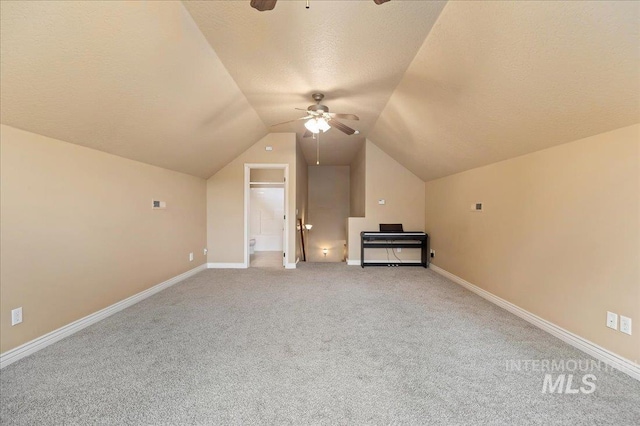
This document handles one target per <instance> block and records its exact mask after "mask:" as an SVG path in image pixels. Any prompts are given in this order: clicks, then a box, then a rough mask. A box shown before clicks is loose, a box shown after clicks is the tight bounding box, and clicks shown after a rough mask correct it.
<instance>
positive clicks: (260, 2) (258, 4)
mask: <svg viewBox="0 0 640 426" xmlns="http://www.w3.org/2000/svg"><path fill="white" fill-rule="evenodd" d="M276 1H277V0H251V7H253V8H254V9H256V10H259V11H260V12H264V11H265V10H272V9H273V8H274V7H276ZM373 1H374V2H375V4H382V3H386V2H388V1H389V0H373ZM307 9H309V1H308V0H307Z"/></svg>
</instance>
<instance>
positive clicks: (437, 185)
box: [426, 125, 640, 363]
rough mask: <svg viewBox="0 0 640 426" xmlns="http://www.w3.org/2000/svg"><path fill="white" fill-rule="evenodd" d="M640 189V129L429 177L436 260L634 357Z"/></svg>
mask: <svg viewBox="0 0 640 426" xmlns="http://www.w3.org/2000/svg"><path fill="white" fill-rule="evenodd" d="M639 194H640V125H635V126H631V127H625V128H622V129H618V130H615V131H612V132H607V133H603V134H600V135H597V136H593V137H589V138H586V139H582V140H579V141H575V142H571V143H568V144H564V145H560V146H557V147H554V148H550V149H546V150H543V151H539V152H535V153H532V154H529V155H525V156H522V157H517V158H514V159H511V160H507V161H503V162H499V163H495V164H492V165H489V166H486V167H481V168H478V169H474V170H470V171H467V172H463V173H459V174H456V175H453V176H449V177H446V178H442V179H438V180H434V181H431V182H428V183H427V184H426V201H427V204H426V230H427V232H428V233H429V234H431V238H432V240H431V246H432V248H433V249H435V250H436V257H435V259H433V263H434V264H435V265H437V266H439V267H441V268H443V269H445V270H447V271H449V272H451V273H453V274H455V275H457V276H459V277H462V278H463V279H465V280H467V281H469V282H471V283H473V284H475V285H477V286H479V287H481V288H483V289H485V290H487V291H489V292H491V293H493V294H495V295H497V296H499V297H501V298H503V299H506V300H508V301H510V302H512V303H514V304H516V305H518V306H520V307H522V308H523V309H525V310H527V311H529V312H532V313H534V314H536V315H538V316H540V317H542V318H544V319H546V320H548V321H551V322H553V323H554V324H557V325H559V326H560V327H563V328H565V329H567V330H569V331H571V332H573V333H575V334H577V335H579V336H582V337H584V338H586V339H588V340H590V341H592V342H594V343H596V344H598V345H601V346H603V347H605V348H607V349H609V350H611V351H613V352H615V353H617V354H619V355H621V356H623V357H626V358H628V359H630V360H633V361H635V362H636V363H637V362H638V361H639V360H640V332H638V325H637V324H639V323H640V208H639V204H640V195H639ZM476 202H483V203H484V208H485V211H484V212H482V213H479V212H472V211H471V210H470V206H471V204H472V203H476ZM606 311H613V312H616V313H618V314H622V315H625V316H628V317H631V318H632V319H633V321H634V322H635V324H636V326H635V329H634V330H633V333H634V334H633V335H632V336H629V335H626V334H623V333H621V332H619V331H615V330H612V329H609V328H607V327H605V318H606Z"/></svg>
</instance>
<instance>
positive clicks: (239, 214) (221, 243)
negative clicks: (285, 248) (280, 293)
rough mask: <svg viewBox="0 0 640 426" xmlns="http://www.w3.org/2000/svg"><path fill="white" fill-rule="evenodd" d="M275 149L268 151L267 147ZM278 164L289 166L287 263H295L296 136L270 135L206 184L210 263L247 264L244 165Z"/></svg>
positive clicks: (288, 134)
mask: <svg viewBox="0 0 640 426" xmlns="http://www.w3.org/2000/svg"><path fill="white" fill-rule="evenodd" d="M267 145H269V146H272V147H273V151H266V150H265V147H266V146H267ZM245 163H277V164H288V165H289V178H288V181H289V185H288V192H287V191H285V192H286V194H285V197H286V198H288V199H289V211H288V212H287V226H288V229H289V241H288V243H289V247H291V250H289V252H288V253H287V263H290V264H292V263H295V244H296V242H295V238H296V220H295V211H296V200H295V194H296V135H295V134H294V133H270V134H268V135H266V136H265V137H263V138H262V139H260V140H259V141H258V142H256V143H255V144H254V145H253V146H252V147H251V148H249V149H248V150H246V151H245V152H243V153H242V154H240V155H239V156H238V157H237V158H236V159H235V160H233V161H232V162H230V163H229V164H227V165H226V166H225V167H223V168H222V170H220V171H219V172H218V173H216V174H215V175H213V176H211V177H210V178H209V179H208V180H207V247H208V248H209V254H208V258H207V261H208V262H212V263H243V262H244V165H245Z"/></svg>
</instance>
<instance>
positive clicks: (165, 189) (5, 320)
mask: <svg viewBox="0 0 640 426" xmlns="http://www.w3.org/2000/svg"><path fill="white" fill-rule="evenodd" d="M0 141H1V142H0V150H1V169H0V170H1V182H2V188H1V204H0V205H1V213H0V215H1V226H2V231H1V232H2V239H1V252H0V253H1V260H0V262H1V264H2V268H1V272H0V280H1V282H2V284H1V286H0V287H1V298H0V299H1V302H0V311H1V313H0V336H1V339H0V340H1V348H0V351H2V352H4V351H7V350H9V349H12V348H14V347H16V346H19V345H21V344H23V343H26V342H28V341H30V340H32V339H34V338H37V337H39V336H42V335H43V334H46V333H48V332H50V331H53V330H55V329H57V328H60V327H62V326H64V325H66V324H69V323H71V322H73V321H75V320H78V319H80V318H82V317H84V316H86V315H89V314H91V313H94V312H96V311H98V310H100V309H102V308H105V307H107V306H109V305H112V304H113V303H116V302H118V301H120V300H123V299H125V298H127V297H129V296H132V295H134V294H136V293H139V292H141V291H143V290H145V289H148V288H150V287H152V286H154V285H156V284H159V283H161V282H163V281H165V280H167V279H169V278H172V277H175V276H176V275H179V274H181V273H183V272H185V271H188V270H190V269H192V268H195V267H196V266H199V265H201V264H203V263H204V262H205V258H204V254H203V249H204V248H205V233H206V216H205V190H206V181H205V180H204V179H201V178H196V177H193V176H189V175H185V174H181V173H177V172H172V171H168V170H165V169H162V168H159V167H154V166H149V165H146V164H143V163H139V162H136V161H132V160H127V159H124V158H121V157H116V156H114V155H110V154H106V153H103V152H99V151H95V150H92V149H88V148H84V147H80V146H78V145H73V144H70V143H66V142H62V141H58V140H55V139H51V138H47V137H45V136H40V135H37V134H33V133H28V132H25V131H22V130H18V129H15V128H12V127H8V126H5V125H2V126H0ZM152 199H158V200H161V201H166V203H167V208H166V209H165V210H152V209H151V201H152ZM190 252H193V254H194V261H193V262H189V257H188V256H189V253H190ZM20 306H22V308H23V318H24V321H23V322H22V323H21V324H19V325H16V326H13V327H12V326H11V322H10V319H11V315H10V311H11V309H14V308H17V307H20Z"/></svg>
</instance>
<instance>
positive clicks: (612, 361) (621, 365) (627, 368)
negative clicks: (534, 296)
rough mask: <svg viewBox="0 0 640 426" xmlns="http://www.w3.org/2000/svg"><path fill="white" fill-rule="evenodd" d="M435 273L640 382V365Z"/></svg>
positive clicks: (454, 277)
mask: <svg viewBox="0 0 640 426" xmlns="http://www.w3.org/2000/svg"><path fill="white" fill-rule="evenodd" d="M429 267H430V268H431V269H433V271H434V272H437V273H438V274H440V275H442V276H443V277H446V278H449V279H450V280H451V281H453V282H455V283H457V284H460V285H461V286H463V287H464V288H466V289H468V290H470V291H472V292H474V293H476V294H477V295H479V296H481V297H483V298H484V299H487V300H488V301H489V302H492V303H494V304H495V305H498V306H500V307H501V308H503V309H505V310H507V311H509V312H511V313H512V314H514V315H516V316H518V317H520V318H522V319H523V320H525V321H527V322H529V323H531V324H533V325H535V326H536V327H538V328H540V329H542V330H544V331H546V332H547V333H549V334H551V335H553V336H555V337H557V338H558V339H560V340H562V341H563V342H565V343H568V344H570V345H571V346H573V347H574V348H577V349H579V350H581V351H582V352H585V353H587V354H589V355H591V356H592V357H594V358H596V359H599V360H600V361H602V362H604V363H606V364H608V365H610V366H612V367H613V368H616V369H618V370H620V371H622V372H623V373H626V374H628V375H629V376H631V377H633V378H634V379H636V380H640V365H638V364H636V363H634V362H633V361H631V360H628V359H626V358H623V357H621V356H619V355H616V354H615V353H613V352H611V351H610V350H608V349H605V348H603V347H602V346H599V345H597V344H595V343H593V342H591V341H589V340H587V339H585V338H583V337H580V336H578V335H576V334H573V333H572V332H570V331H568V330H565V329H564V328H562V327H559V326H557V325H555V324H554V323H552V322H549V321H547V320H545V319H543V318H540V317H539V316H537V315H535V314H532V313H531V312H529V311H526V310H524V309H522V308H521V307H519V306H516V305H514V304H513V303H511V302H508V301H506V300H504V299H502V298H501V297H498V296H496V295H494V294H492V293H489V292H488V291H486V290H483V289H481V288H480V287H478V286H476V285H474V284H471V283H470V282H468V281H465V280H464V279H462V278H460V277H458V276H457V275H454V274H452V273H451V272H448V271H445V270H444V269H442V268H440V267H438V266H435V265H433V264H431V265H429Z"/></svg>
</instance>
